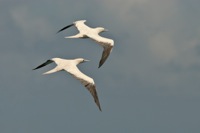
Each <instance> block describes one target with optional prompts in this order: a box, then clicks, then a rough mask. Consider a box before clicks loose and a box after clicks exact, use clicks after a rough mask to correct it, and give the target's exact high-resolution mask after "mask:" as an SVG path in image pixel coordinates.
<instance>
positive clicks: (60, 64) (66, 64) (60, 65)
mask: <svg viewBox="0 0 200 133" xmlns="http://www.w3.org/2000/svg"><path fill="white" fill-rule="evenodd" d="M86 61H89V60H86V59H83V58H77V59H71V60H67V59H61V58H52V59H50V60H47V61H46V62H45V63H43V64H41V65H39V66H38V67H36V68H34V69H33V70H36V69H39V68H41V67H44V66H46V65H48V64H50V63H52V62H55V63H56V64H57V66H56V67H55V68H54V69H52V70H50V71H47V72H45V73H43V74H50V73H55V72H58V71H61V70H64V71H67V72H68V73H70V74H71V75H72V76H74V77H75V78H76V79H78V80H79V81H80V82H81V83H82V84H83V85H84V86H85V87H86V88H87V89H88V91H89V92H90V93H91V95H92V96H93V98H94V101H95V103H96V105H97V106H98V108H99V110H100V111H101V106H100V102H99V99H98V95H97V91H96V87H95V82H94V80H93V79H92V78H90V77H89V76H87V75H85V74H84V73H82V72H81V71H80V70H79V69H78V67H77V65H78V64H80V63H83V62H86Z"/></svg>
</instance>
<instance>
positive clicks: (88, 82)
mask: <svg viewBox="0 0 200 133" xmlns="http://www.w3.org/2000/svg"><path fill="white" fill-rule="evenodd" d="M64 70H65V71H67V72H69V73H70V74H71V75H72V76H74V77H75V78H76V79H78V80H79V81H80V82H81V83H82V84H83V85H84V86H85V87H86V88H87V89H88V91H89V92H90V93H91V95H92V96H93V98H94V101H95V103H96V104H97V106H98V107H99V110H100V111H101V106H100V102H99V98H98V95H97V91H96V87H95V83H94V80H93V79H92V78H90V77H88V76H87V75H85V74H84V73H82V72H81V71H80V70H79V69H78V68H77V67H76V66H74V67H73V68H69V69H64Z"/></svg>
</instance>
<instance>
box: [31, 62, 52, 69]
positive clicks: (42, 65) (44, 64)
mask: <svg viewBox="0 0 200 133" xmlns="http://www.w3.org/2000/svg"><path fill="white" fill-rule="evenodd" d="M52 62H53V61H52V60H47V61H46V62H45V63H43V64H41V65H39V66H38V67H36V68H34V69H33V70H36V69H39V68H41V67H44V66H46V65H48V64H50V63H52Z"/></svg>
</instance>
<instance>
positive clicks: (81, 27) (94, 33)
mask: <svg viewBox="0 0 200 133" xmlns="http://www.w3.org/2000/svg"><path fill="white" fill-rule="evenodd" d="M85 22H86V20H79V21H75V22H73V24H70V25H68V26H65V27H64V28H62V29H61V30H59V31H58V32H57V33H59V32H61V31H63V30H65V29H67V28H69V27H71V26H75V27H76V28H77V29H78V31H79V33H78V34H76V35H74V36H68V37H65V38H91V39H92V40H94V41H96V42H97V43H98V44H100V45H101V46H102V47H103V48H104V50H103V53H102V57H101V60H100V62H99V67H101V66H102V65H103V64H104V62H105V61H106V59H107V58H108V56H109V55H110V53H111V51H112V48H113V46H114V41H113V40H112V39H109V38H105V37H102V36H100V35H99V33H101V32H104V31H108V30H107V29H105V28H103V27H97V28H91V27H88V26H87V25H85Z"/></svg>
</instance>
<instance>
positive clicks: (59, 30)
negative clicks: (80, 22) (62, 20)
mask: <svg viewBox="0 0 200 133" xmlns="http://www.w3.org/2000/svg"><path fill="white" fill-rule="evenodd" d="M72 26H74V23H73V24H70V25H67V26H65V27H63V28H62V29H60V30H59V31H58V32H57V33H59V32H61V31H63V30H65V29H67V28H69V27H72Z"/></svg>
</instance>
